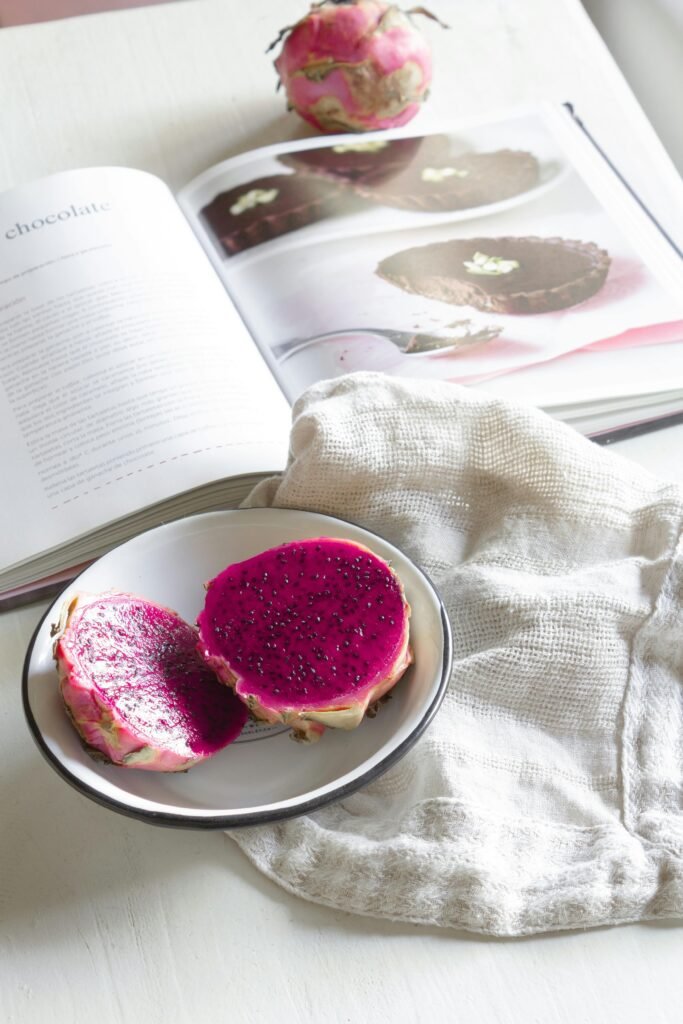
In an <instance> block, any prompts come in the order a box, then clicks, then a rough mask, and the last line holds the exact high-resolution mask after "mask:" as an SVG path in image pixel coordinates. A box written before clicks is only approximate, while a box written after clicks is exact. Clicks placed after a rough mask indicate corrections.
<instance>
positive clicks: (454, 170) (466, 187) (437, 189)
mask: <svg viewBox="0 0 683 1024" xmlns="http://www.w3.org/2000/svg"><path fill="white" fill-rule="evenodd" d="M423 156H424V159H423V158H422V157H423ZM538 179H539V167H538V161H537V160H536V157H535V156H533V155H532V154H531V153H527V152H525V151H523V150H513V149H499V150H497V151H496V152H494V153H461V154H460V155H459V156H454V155H452V154H449V153H447V152H442V153H432V154H429V153H424V154H423V155H421V157H420V159H418V160H415V161H413V162H412V163H411V164H410V165H409V166H408V167H406V168H405V169H404V170H403V171H401V173H399V174H396V175H394V176H393V177H391V178H390V179H388V180H386V181H383V182H374V181H360V182H358V183H357V185H356V190H357V191H358V194H359V195H361V196H363V198H365V199H371V200H372V201H373V202H376V203H382V204H383V205H384V206H393V207H397V208H398V209H402V210H423V211H425V212H431V211H439V210H467V209H470V208H471V207H475V206H485V205H487V204H488V203H495V202H498V201H499V200H501V199H509V198H510V197H511V196H516V195H519V194H520V193H522V192H527V191H528V190H529V189H530V188H533V187H534V185H536V184H537V183H538Z"/></svg>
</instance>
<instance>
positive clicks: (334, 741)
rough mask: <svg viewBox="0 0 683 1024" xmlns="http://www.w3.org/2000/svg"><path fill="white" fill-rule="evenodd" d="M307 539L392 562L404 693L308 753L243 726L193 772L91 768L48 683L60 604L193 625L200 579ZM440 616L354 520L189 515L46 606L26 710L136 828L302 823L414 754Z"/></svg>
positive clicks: (439, 670)
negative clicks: (401, 594) (404, 644)
mask: <svg viewBox="0 0 683 1024" xmlns="http://www.w3.org/2000/svg"><path fill="white" fill-rule="evenodd" d="M305 537H346V538H348V539H349V540H352V541H354V542H355V543H356V544H362V545H365V546H367V547H369V548H370V549H371V550H372V551H374V552H375V554H377V555H379V556H380V557H381V558H384V559H385V560H386V561H387V562H389V563H390V564H391V565H392V567H393V569H394V571H395V572H397V573H398V575H399V578H400V579H401V582H402V583H403V585H404V587H405V593H406V600H407V601H408V604H409V605H410V608H411V617H410V637H411V644H412V647H413V650H414V653H415V664H414V665H413V667H412V668H411V669H409V672H410V685H409V686H406V685H397V686H396V688H395V690H393V691H392V695H393V699H392V700H391V702H390V703H389V704H388V706H387V708H386V711H384V709H383V714H381V715H378V716H377V718H376V720H373V721H372V722H370V721H367V722H364V723H363V727H362V728H358V729H355V730H354V731H353V732H351V733H345V732H343V731H342V730H341V729H332V730H330V731H328V732H327V733H326V734H325V736H324V739H325V743H324V744H323V743H320V742H318V743H316V744H314V745H312V746H311V747H310V748H309V749H307V750H305V751H302V748H301V746H300V745H299V744H296V743H292V742H291V736H290V735H289V730H288V729H282V728H279V729H277V728H275V729H267V728H262V729H261V730H260V731H259V732H255V730H254V729H253V728H252V729H248V730H247V732H248V733H249V735H248V736H247V735H244V734H243V735H242V736H240V737H238V738H237V740H236V741H235V742H234V743H232V744H230V745H229V746H228V747H227V748H226V749H224V750H221V751H220V752H219V753H218V754H216V755H215V756H214V757H212V758H209V759H208V760H207V761H204V762H203V763H202V764H199V765H197V766H196V767H194V768H193V769H192V771H190V772H148V771H134V770H131V771H125V770H120V769H119V770H116V769H112V767H111V766H107V765H102V764H100V763H98V762H95V761H93V760H92V758H91V757H89V755H88V754H87V753H86V752H85V751H84V749H83V747H82V745H81V743H80V742H79V740H78V737H77V735H76V732H75V730H74V729H73V728H72V726H71V725H70V723H69V721H68V719H67V717H66V715H65V714H64V707H63V705H62V701H61V700H60V697H59V693H58V690H57V687H56V686H55V685H54V682H55V665H54V660H53V654H52V650H53V646H54V639H53V636H54V634H53V632H52V625H53V624H54V623H55V622H58V621H59V617H60V610H61V608H62V606H63V604H65V603H69V602H71V601H72V600H73V598H75V597H76V595H77V594H79V593H86V594H88V593H89V594H101V593H104V592H106V591H110V590H115V591H119V592H122V593H134V594H142V595H144V596H145V597H146V598H148V599H149V600H151V601H156V602H157V603H158V604H160V605H162V606H164V607H166V608H173V609H174V610H175V611H177V612H178V613H179V614H180V615H182V616H183V618H184V619H185V620H186V621H187V622H196V620H197V616H198V615H199V613H200V612H201V610H202V607H203V604H204V586H203V584H204V581H205V580H211V579H213V578H214V577H215V576H217V575H218V573H220V572H221V571H222V570H223V569H224V568H225V566H226V565H231V564H232V563H234V562H240V561H242V560H243V559H245V558H251V557H252V556H253V555H257V554H259V552H261V551H265V550H267V549H268V548H272V547H277V546H278V545H280V544H284V543H286V542H287V541H297V540H301V539H303V538H305ZM352 550H353V549H352ZM261 600H263V598H261ZM441 614H442V613H441V604H440V601H439V598H438V597H437V595H436V593H435V592H434V588H433V586H432V585H431V584H430V583H429V581H428V580H427V578H426V577H425V576H424V575H423V573H421V572H420V571H419V569H417V568H416V566H415V565H414V564H413V563H412V562H411V561H410V560H409V559H408V558H407V557H406V556H405V555H404V554H403V553H402V552H401V551H399V550H398V549H397V548H395V547H394V546H393V545H392V544H389V543H387V542H386V541H384V540H382V539H381V538H380V537H376V536H375V535H373V534H371V533H368V531H367V530H363V529H361V528H360V527H358V526H354V525H353V524H351V523H346V522H343V521H341V520H339V519H335V518H332V517H330V516H325V515H317V514H314V513H311V512H300V511H297V510H296V509H272V508H262V509H249V510H243V509H230V510H228V511H226V512H210V513H208V514H206V515H199V516H190V517H189V518H186V519H181V520H180V521H179V522H176V523H165V524H164V525H163V526H159V527H157V528H156V529H155V530H149V531H147V532H146V533H143V534H141V535H140V536H138V537H134V538H133V539H132V540H130V541H128V542H127V543H126V544H123V545H122V546H121V547H119V548H115V549H114V550H113V551H110V552H109V553H108V554H106V555H104V556H103V557H102V558H101V559H99V561H97V562H95V563H94V565H91V566H90V568H88V569H86V570H85V572H84V573H82V575H81V576H79V577H78V579H77V580H76V581H75V582H74V583H73V584H72V586H70V587H69V588H68V589H67V590H66V592H65V594H64V596H63V597H60V598H58V599H57V600H56V601H55V604H54V605H53V607H52V609H51V612H50V614H49V615H48V616H47V618H46V619H45V620H44V622H43V625H42V626H41V629H40V631H39V633H38V636H37V637H36V641H35V644H34V645H33V650H32V653H31V660H30V665H29V668H28V672H27V699H28V704H29V708H30V712H31V715H32V718H33V721H34V723H35V728H36V730H37V732H38V735H39V736H40V739H41V741H42V742H43V743H44V744H45V746H46V747H47V749H48V751H49V753H50V756H51V758H52V759H53V763H54V764H55V765H56V766H57V767H58V768H59V770H61V771H62V772H65V773H66V774H67V775H68V777H69V779H70V781H72V782H73V784H74V785H75V786H76V788H78V789H79V791H81V792H83V793H85V795H86V796H87V795H88V794H91V795H92V797H93V798H94V799H96V800H97V799H99V800H101V801H104V802H105V803H111V804H112V805H113V806H114V807H119V808H121V809H122V810H123V812H124V813H125V812H128V813H130V814H132V815H135V816H137V817H138V818H141V819H143V820H144V819H145V818H146V819H147V820H150V819H151V820H153V819H154V816H157V815H159V816H163V817H165V818H166V820H167V822H168V824H169V825H170V826H172V827H173V826H177V827H182V826H184V827H186V828H187V827H191V826H192V825H195V826H198V827H203V828H220V827H223V828H227V827H230V826H233V825H236V824H240V823H241V824H244V825H248V824H258V823H259V822H266V821H269V820H278V819H280V818H283V817H290V816H292V815H294V814H296V813H297V812H298V813H299V814H300V813H301V812H302V810H303V809H304V808H305V807H306V805H313V806H324V805H325V804H326V803H329V802H330V801H331V800H333V799H334V797H335V794H338V793H339V790H340V789H343V790H347V791H352V790H354V789H357V788H358V787H360V786H361V784H362V781H363V779H366V780H367V781H370V780H371V779H372V778H374V777H375V776H376V775H377V774H378V773H379V774H381V773H382V772H383V771H385V770H386V769H387V768H389V767H390V765H391V764H392V763H394V762H395V760H396V757H397V751H398V750H399V748H401V747H403V746H404V745H405V746H406V749H409V748H410V747H411V746H412V745H413V743H414V742H415V740H416V738H417V735H419V733H420V732H421V731H422V728H423V721H424V719H425V717H426V716H428V715H431V714H432V713H433V710H434V706H435V703H436V702H437V701H439V702H440V697H442V696H443V690H444V680H445V679H447V678H448V676H449V675H450V670H448V671H445V664H444V653H445V650H448V649H449V648H450V645H449V644H448V643H447V640H446V639H445V637H444V629H443V625H442V617H441ZM358 678H360V677H358ZM245 740H247V742H245ZM256 740H258V741H259V742H255V741H256ZM302 754H303V756H302Z"/></svg>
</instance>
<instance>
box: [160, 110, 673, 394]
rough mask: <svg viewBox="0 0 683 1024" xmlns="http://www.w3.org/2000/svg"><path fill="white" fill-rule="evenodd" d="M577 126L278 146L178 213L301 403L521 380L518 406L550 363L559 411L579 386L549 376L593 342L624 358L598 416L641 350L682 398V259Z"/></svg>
mask: <svg viewBox="0 0 683 1024" xmlns="http://www.w3.org/2000/svg"><path fill="white" fill-rule="evenodd" d="M568 121H569V117H568V114H566V113H565V112H559V111H547V112H544V111H541V110H533V111H524V112H517V113H513V114H510V115H505V116H503V117H498V118H492V119H490V120H487V121H480V122H474V123H469V124H463V125H460V126H456V127H448V128H444V129H443V130H442V131H441V132H438V133H434V134H429V135H422V136H420V135H415V134H414V133H411V132H409V131H407V130H406V129H403V130H401V131H399V132H384V133H375V134H373V135H368V136H363V137H362V138H359V137H357V136H346V137H336V138H335V139H334V140H307V141H306V142H298V143H296V144H292V145H289V146H278V147H270V148H269V149H267V150H261V151H260V152H259V153H252V154H249V155H248V156H246V157H241V158H238V159H237V160H232V161H226V162H225V163H224V164H222V165H220V166H219V167H217V168H214V169H212V170H210V171H208V172H207V173H206V174H204V175H202V176H200V178H198V179H197V180H196V181H195V182H193V183H192V184H191V185H190V186H189V187H188V189H186V190H185V192H184V193H183V194H182V195H181V197H180V198H181V202H182V205H183V208H184V209H185V211H186V212H187V214H188V217H189V218H190V219H191V220H192V222H193V225H194V227H195V230H196V231H197V233H198V234H199V236H200V237H201V238H202V240H203V244H204V246H205V248H206V250H207V252H210V253H211V255H212V258H213V260H214V263H215V265H216V266H217V268H218V270H219V272H220V274H221V276H222V277H223V280H224V281H225V283H226V287H227V288H228V289H229V291H230V293H231V295H232V296H233V298H234V300H235V303H236V305H237V306H238V308H239V310H240V313H241V315H242V316H243V318H244V320H245V322H246V323H247V325H248V327H249V329H250V331H251V333H252V335H253V336H254V337H255V338H256V339H257V341H258V342H259V344H260V345H261V347H262V350H263V351H264V355H265V356H266V358H268V359H269V360H270V363H271V366H272V368H273V372H274V373H275V374H276V375H277V377H278V379H279V380H280V382H281V384H282V386H283V388H284V390H285V391H286V393H287V394H288V396H289V397H290V399H294V398H296V397H297V396H298V394H300V392H301V391H302V390H303V389H304V388H305V387H307V386H308V385H309V384H311V383H312V382H314V381H315V380H318V379H320V378H323V377H331V376H336V375H339V374H343V373H347V372H349V371H352V370H380V371H383V372H386V373H390V374H393V375H396V376H402V377H422V378H430V379H434V380H441V381H453V382H456V383H461V384H466V385H470V386H480V387H486V386H487V384H488V383H490V382H493V381H495V380H498V379H503V378H505V379H507V377H508V376H510V381H511V387H510V388H509V389H508V391H507V393H510V392H512V393H513V394H512V396H511V397H513V396H514V395H515V394H516V396H517V397H519V398H524V388H525V380H524V371H525V370H527V369H531V368H533V367H538V366H540V365H541V364H546V363H547V365H548V367H549V370H548V373H547V374H546V375H545V377H544V380H545V381H546V382H547V386H548V387H549V389H550V390H552V391H559V392H561V393H562V404H566V403H571V402H572V401H581V400H582V393H583V389H584V387H585V385H586V381H585V380H583V379H577V377H576V376H574V377H573V379H572V381H571V386H569V382H568V381H565V380H561V379H558V380H556V381H555V382H554V383H553V381H552V380H551V377H552V373H553V368H555V367H556V368H557V370H556V372H557V373H558V375H559V376H560V377H561V375H562V365H563V364H562V363H561V362H560V361H559V360H560V357H562V356H565V355H567V354H568V353H572V352H576V351H580V350H583V349H585V348H587V347H589V346H595V345H598V344H599V345H601V346H602V348H603V350H604V351H607V349H608V348H609V351H610V352H611V353H614V355H613V357H612V372H611V373H610V374H609V375H608V377H604V375H603V376H602V381H601V387H602V389H603V391H604V392H605V394H604V397H605V398H606V399H609V398H610V397H611V396H614V395H615V394H619V393H621V392H622V390H625V391H626V392H628V393H629V394H630V393H632V389H633V380H634V377H636V376H637V374H638V370H637V369H635V368H634V370H633V372H631V370H630V369H629V363H630V360H631V358H632V353H634V352H635V351H636V346H637V347H641V346H644V345H647V346H648V351H649V359H650V360H651V361H652V363H653V364H654V365H656V366H658V368H659V382H660V386H661V388H662V389H663V390H671V389H673V388H676V387H677V388H683V345H681V344H680V342H683V272H682V268H681V263H680V260H679V259H678V257H677V256H676V254H675V252H674V251H673V249H672V248H671V247H670V245H669V244H668V243H667V242H666V240H665V239H664V238H663V237H662V236H661V235H660V234H659V233H658V231H657V229H656V228H655V227H654V225H653V224H652V223H651V222H650V221H649V220H648V218H647V216H646V215H645V214H644V213H643V211H642V210H641V209H639V208H638V205H637V203H636V202H635V201H634V200H633V198H632V197H631V196H629V195H628V193H627V192H626V190H625V189H624V188H623V186H622V184H621V183H620V182H619V181H618V179H617V177H616V176H615V175H614V173H613V172H612V171H611V170H610V169H609V167H608V166H607V165H606V164H605V163H604V162H603V161H602V159H601V158H600V157H599V155H597V154H596V153H595V152H594V151H592V149H591V147H590V144H589V143H588V142H586V141H585V139H582V138H579V137H578V136H579V133H578V129H576V128H575V127H574V126H573V125H570V124H569V123H567V122H568ZM634 361H635V360H634ZM649 383H650V384H651V381H650V382H649Z"/></svg>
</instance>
